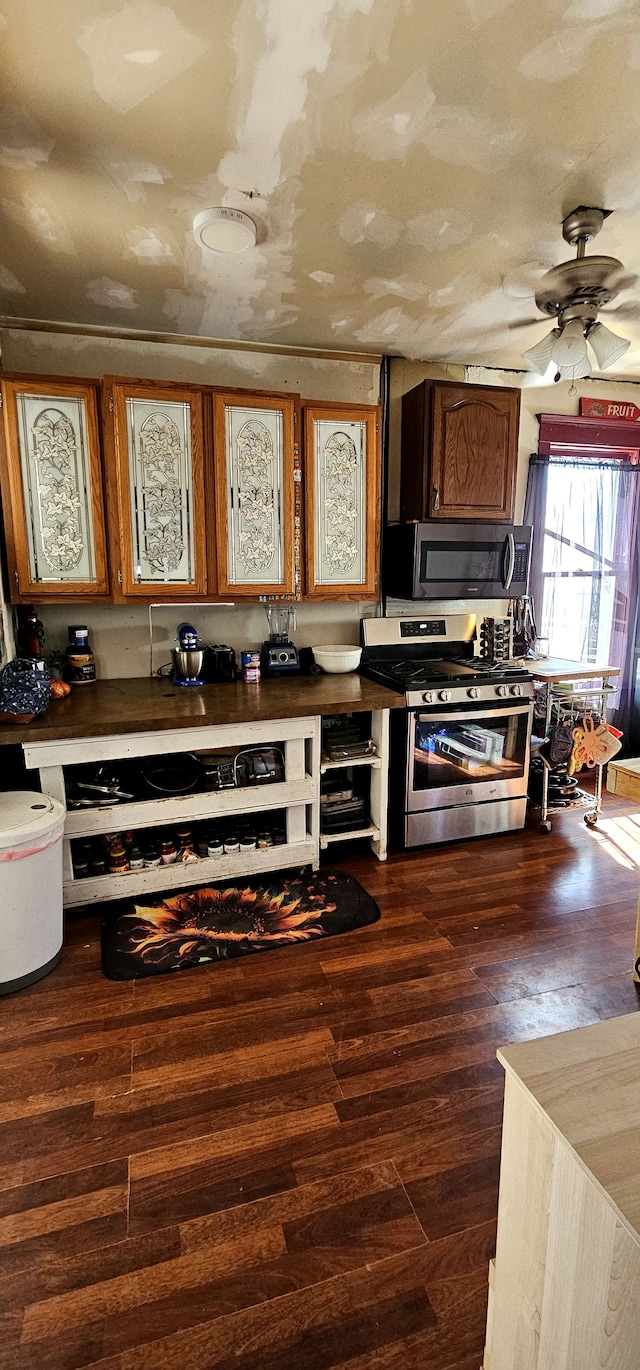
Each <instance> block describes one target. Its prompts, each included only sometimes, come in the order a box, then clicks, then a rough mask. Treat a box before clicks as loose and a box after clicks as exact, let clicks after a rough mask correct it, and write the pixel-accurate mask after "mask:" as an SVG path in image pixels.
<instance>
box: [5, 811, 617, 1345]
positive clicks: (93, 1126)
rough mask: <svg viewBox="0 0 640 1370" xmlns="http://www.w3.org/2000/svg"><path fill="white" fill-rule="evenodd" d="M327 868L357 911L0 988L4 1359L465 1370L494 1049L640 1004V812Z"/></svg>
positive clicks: (90, 949)
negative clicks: (353, 893) (20, 987)
mask: <svg viewBox="0 0 640 1370" xmlns="http://www.w3.org/2000/svg"><path fill="white" fill-rule="evenodd" d="M631 812H633V809H632V806H630V805H626V806H625V805H621V804H619V803H616V802H614V801H613V800H612V799H611V798H609V799H608V801H607V803H606V812H605V824H604V827H603V832H602V833H601V834H600V835H598V836H595V835H593V834H591V833H590V832H589V831H588V830H587V829H586V827H585V825H584V823H583V822H582V817H581V814H580V813H575V812H574V813H571V814H566V815H563V816H562V818H560V819H558V820H556V825H555V829H554V832H553V834H552V835H551V836H548V837H547V836H542V835H541V834H540V833H539V831H538V829H537V827H535V826H532V827H531V828H530V829H529V830H528V831H527V832H525V833H523V834H512V835H509V836H505V837H501V838H491V839H485V840H481V841H477V842H471V843H463V844H460V845H457V846H455V847H442V848H439V849H435V850H432V851H431V852H427V853H424V852H422V853H414V854H412V855H409V856H401V857H400V856H398V857H393V858H392V859H391V860H390V861H389V863H388V865H386V866H380V865H378V863H377V862H376V861H375V860H373V858H371V857H369V856H362V855H358V854H357V852H356V854H355V855H354V854H353V852H351V853H349V854H348V855H343V856H342V857H341V864H343V865H344V866H345V867H346V868H348V869H350V870H351V871H352V872H353V873H354V874H356V875H357V876H359V878H360V879H361V880H362V881H363V883H364V884H365V885H366V886H367V888H368V889H369V890H370V891H371V892H372V893H373V894H374V895H375V897H376V898H377V899H378V901H379V903H380V906H381V910H382V918H381V921H380V922H379V923H377V924H376V925H374V926H372V927H369V928H365V929H363V930H361V931H359V932H355V933H352V934H349V935H347V936H344V937H341V938H335V939H333V940H331V941H328V942H322V943H321V944H307V945H301V946H297V947H295V948H291V949H287V950H284V951H279V952H273V953H268V954H266V955H261V956H256V957H254V958H251V959H249V960H243V961H235V962H231V963H230V964H228V965H225V966H221V967H217V968H203V969H200V970H197V971H188V972H185V973H184V974H183V975H179V976H159V977H157V978H154V979H151V980H146V981H141V982H139V983H136V984H131V983H129V984H122V983H120V984H114V983H112V982H110V981H107V980H104V979H103V978H102V975H101V972H100V962H99V943H98V922H97V920H96V919H95V918H91V919H89V920H85V919H83V920H81V919H78V920H75V921H73V922H71V923H70V924H69V928H68V944H67V948H66V951H65V953H64V956H63V960H62V963H61V965H60V966H59V968H58V969H57V970H56V971H55V972H54V973H53V974H52V975H51V976H50V977H49V978H48V979H47V980H45V981H42V982H41V983H40V984H39V985H37V986H34V987H33V988H32V989H30V990H28V991H25V992H23V993H22V994H20V995H16V996H15V997H14V998H12V999H11V1000H4V1001H2V1003H1V1005H0V1030H1V1034H2V1036H1V1040H2V1047H3V1054H2V1056H1V1057H0V1206H1V1207H0V1229H1V1233H2V1250H1V1252H0V1276H1V1278H0V1306H1V1307H2V1310H3V1313H2V1318H1V1319H0V1328H1V1335H0V1364H1V1365H2V1366H4V1367H10V1370H36V1367H37V1370H43V1367H47V1368H49V1367H50V1368H51V1370H63V1367H64V1370H68V1368H70V1367H81V1366H87V1365H94V1364H95V1363H99V1365H100V1367H101V1370H207V1368H208V1367H211V1368H212V1370H213V1367H216V1368H217V1370H231V1367H233V1370H330V1367H338V1366H340V1367H345V1366H348V1367H349V1370H370V1367H375V1370H414V1368H415V1370H418V1367H419V1370H445V1367H447V1368H448V1370H478V1366H479V1364H480V1361H481V1352H482V1345H483V1336H484V1317H485V1300H486V1285H487V1263H488V1260H489V1258H490V1256H491V1254H492V1251H493V1242H494V1229H495V1212H496V1195H497V1180H498V1163H499V1145H500V1120H501V1103H502V1072H501V1070H500V1068H499V1066H498V1063H497V1062H496V1060H495V1050H496V1046H497V1045H498V1044H500V1043H504V1042H513V1041H519V1040H522V1039H525V1038H528V1037H535V1036H540V1035H542V1034H546V1033H551V1032H556V1031H559V1030H561V1029H564V1028H572V1027H577V1026H580V1025H582V1024H585V1023H591V1022H594V1021H596V1020H597V1019H599V1018H607V1017H612V1016H615V1015H617V1014H621V1013H628V1012H631V1011H634V1010H636V1008H637V1007H638V999H637V997H636V991H635V989H634V986H633V984H632V981H631V974H630V969H631V959H632V946H633V934H634V926H635V910H636V903H637V895H638V885H639V883H640V881H639V878H638V877H639V870H638V865H639V863H640V815H639V816H638V817H637V821H636V822H634V821H633V819H631V818H625V817H624V815H625V814H630V813H631Z"/></svg>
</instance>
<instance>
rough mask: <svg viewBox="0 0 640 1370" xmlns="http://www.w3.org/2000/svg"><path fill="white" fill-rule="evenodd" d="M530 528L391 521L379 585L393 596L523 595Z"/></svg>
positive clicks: (421, 597)
mask: <svg viewBox="0 0 640 1370" xmlns="http://www.w3.org/2000/svg"><path fill="white" fill-rule="evenodd" d="M532 531H533V530H532V529H531V528H530V527H515V526H514V525H513V524H505V523H474V524H462V523H444V522H443V523H436V522H433V523H395V524H390V525H389V526H388V527H387V530H386V533H385V540H384V590H385V593H386V594H387V595H392V596H393V597H394V598H396V599H506V598H510V599H516V598H518V597H519V596H520V595H526V593H527V586H528V583H529V564H530V561H531V535H532Z"/></svg>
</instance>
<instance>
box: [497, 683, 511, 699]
mask: <svg viewBox="0 0 640 1370" xmlns="http://www.w3.org/2000/svg"><path fill="white" fill-rule="evenodd" d="M508 693H509V686H508V685H496V694H497V695H500V698H501V699H504V697H505V695H508Z"/></svg>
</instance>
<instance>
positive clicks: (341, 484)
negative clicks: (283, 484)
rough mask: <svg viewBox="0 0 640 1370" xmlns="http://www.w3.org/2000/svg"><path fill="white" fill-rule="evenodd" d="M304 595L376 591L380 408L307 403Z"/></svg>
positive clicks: (342, 595) (357, 596)
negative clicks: (305, 576)
mask: <svg viewBox="0 0 640 1370" xmlns="http://www.w3.org/2000/svg"><path fill="white" fill-rule="evenodd" d="M304 437H305V495H306V549H307V567H306V570H307V583H306V593H307V595H308V596H310V597H311V598H313V597H316V598H318V599H333V598H343V599H347V598H351V599H366V598H367V596H369V595H370V596H376V595H377V593H378V544H379V521H380V509H379V497H378V491H379V467H380V461H379V411H378V409H377V407H375V406H357V407H353V406H351V405H339V404H326V405H305V408H304Z"/></svg>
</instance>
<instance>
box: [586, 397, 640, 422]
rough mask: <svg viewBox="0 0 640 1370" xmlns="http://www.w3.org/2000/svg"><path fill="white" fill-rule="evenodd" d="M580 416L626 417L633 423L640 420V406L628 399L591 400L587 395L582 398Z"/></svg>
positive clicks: (589, 417)
mask: <svg viewBox="0 0 640 1370" xmlns="http://www.w3.org/2000/svg"><path fill="white" fill-rule="evenodd" d="M580 417H581V418H583V419H617V420H618V422H619V421H620V420H621V419H626V420H627V421H628V422H631V423H638V421H639V420H640V408H638V405H637V404H630V403H629V401H628V400H590V399H587V397H586V395H582V397H581V399H580Z"/></svg>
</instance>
